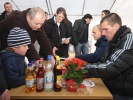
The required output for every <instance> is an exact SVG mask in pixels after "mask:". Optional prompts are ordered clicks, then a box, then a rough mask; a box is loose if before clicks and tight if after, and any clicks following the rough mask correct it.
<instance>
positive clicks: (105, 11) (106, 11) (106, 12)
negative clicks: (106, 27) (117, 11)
mask: <svg viewBox="0 0 133 100" xmlns="http://www.w3.org/2000/svg"><path fill="white" fill-rule="evenodd" d="M102 12H104V14H105V15H108V14H110V11H109V10H103V11H102Z"/></svg>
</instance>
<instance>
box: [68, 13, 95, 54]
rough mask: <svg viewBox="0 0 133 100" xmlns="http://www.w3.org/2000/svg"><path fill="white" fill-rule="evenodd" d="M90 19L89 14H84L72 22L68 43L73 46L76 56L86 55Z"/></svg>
mask: <svg viewBox="0 0 133 100" xmlns="http://www.w3.org/2000/svg"><path fill="white" fill-rule="evenodd" d="M92 18H93V17H92V16H91V15H90V14H86V15H84V17H83V18H82V19H78V20H76V21H75V22H74V26H73V29H72V39H71V40H70V43H72V44H74V46H75V50H76V55H77V56H78V55H81V54H88V27H89V24H90V22H91V19H92Z"/></svg>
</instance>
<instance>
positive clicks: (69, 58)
mask: <svg viewBox="0 0 133 100" xmlns="http://www.w3.org/2000/svg"><path fill="white" fill-rule="evenodd" d="M74 58H75V56H73V57H67V58H66V59H65V61H66V60H70V61H71V60H72V59H74Z"/></svg>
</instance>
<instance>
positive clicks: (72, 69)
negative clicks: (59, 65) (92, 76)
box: [63, 58, 87, 86]
mask: <svg viewBox="0 0 133 100" xmlns="http://www.w3.org/2000/svg"><path fill="white" fill-rule="evenodd" d="M85 66H86V62H84V61H82V60H80V59H78V58H74V59H72V60H67V61H65V67H66V71H65V73H64V75H63V77H64V79H65V80H67V81H68V80H72V79H73V80H74V82H76V83H77V85H78V86H80V84H81V83H82V82H83V80H84V74H85V73H87V70H84V69H82V67H85Z"/></svg>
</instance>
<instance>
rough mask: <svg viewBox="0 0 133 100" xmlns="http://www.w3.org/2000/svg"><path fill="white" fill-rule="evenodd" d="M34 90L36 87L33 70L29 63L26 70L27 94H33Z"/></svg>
mask: <svg viewBox="0 0 133 100" xmlns="http://www.w3.org/2000/svg"><path fill="white" fill-rule="evenodd" d="M34 89H35V87H34V76H33V68H32V63H29V64H28V68H27V70H26V77H25V90H26V92H28V93H30V92H33V91H34Z"/></svg>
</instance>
